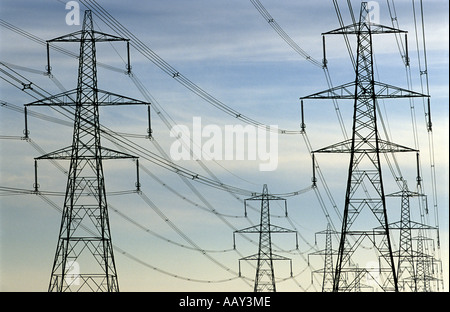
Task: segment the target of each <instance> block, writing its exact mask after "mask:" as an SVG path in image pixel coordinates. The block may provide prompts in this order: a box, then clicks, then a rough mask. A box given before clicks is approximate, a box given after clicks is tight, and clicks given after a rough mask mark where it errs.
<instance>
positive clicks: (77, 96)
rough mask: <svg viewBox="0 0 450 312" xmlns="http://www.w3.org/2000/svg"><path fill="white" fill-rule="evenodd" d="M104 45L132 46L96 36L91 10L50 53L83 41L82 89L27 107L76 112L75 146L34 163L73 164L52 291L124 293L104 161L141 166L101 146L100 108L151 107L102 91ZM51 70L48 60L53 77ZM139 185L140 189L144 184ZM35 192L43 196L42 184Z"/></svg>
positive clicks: (102, 34)
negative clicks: (99, 54) (99, 57)
mask: <svg viewBox="0 0 450 312" xmlns="http://www.w3.org/2000/svg"><path fill="white" fill-rule="evenodd" d="M105 41H126V42H128V40H127V39H124V38H120V37H116V36H113V35H108V34H104V33H100V32H97V31H95V30H94V28H93V21H92V14H91V11H86V12H85V14H84V20H83V27H82V30H81V31H78V32H74V33H71V34H68V35H65V36H61V37H58V38H55V39H52V40H49V41H48V42H47V49H48V47H49V43H51V42H80V57H79V67H78V84H77V88H76V89H74V90H71V91H67V92H64V93H62V94H58V95H55V96H51V97H48V98H45V99H42V100H39V101H36V102H33V103H30V104H27V105H26V106H29V105H37V106H39V105H41V106H59V107H61V106H66V107H72V108H74V110H75V112H74V119H75V120H74V128H73V141H72V145H71V146H69V147H66V148H62V149H60V150H57V151H55V152H51V153H49V154H46V155H43V156H40V157H38V158H35V160H41V159H63V160H70V169H69V171H68V178H67V187H66V195H65V199H64V206H63V212H62V220H61V226H60V232H59V238H58V244H57V248H56V254H55V258H54V262H53V268H52V272H51V278H50V284H49V288H48V290H49V291H57V292H65V291H108V292H113V291H119V282H118V277H117V271H116V265H115V261H114V253H113V245H112V240H111V230H110V224H109V217H108V205H107V201H106V188H105V179H104V175H103V164H102V162H103V160H107V159H124V158H131V159H134V160H135V161H136V165H137V164H138V162H137V157H134V156H132V155H128V154H125V153H122V152H119V151H115V150H112V149H109V148H106V147H103V146H102V145H101V142H100V138H101V129H100V122H99V107H100V106H106V105H135V104H143V105H149V103H145V102H142V101H138V100H135V99H131V98H127V97H123V96H121V95H117V94H113V93H109V92H106V91H101V90H99V89H98V88H97V65H96V48H95V43H96V42H105ZM48 52H49V50H47V55H49V54H48ZM50 69H51V68H50V59H49V57H48V74H49V75H50V74H51V72H50ZM128 69H129V64H128ZM35 163H36V162H35ZM36 181H37V178H36ZM136 185H137V188H138V189H139V181H138V182H137V183H136ZM35 188H36V191H38V184H37V183H36V184H35Z"/></svg>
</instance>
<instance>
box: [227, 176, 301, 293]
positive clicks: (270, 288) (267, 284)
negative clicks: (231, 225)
mask: <svg viewBox="0 0 450 312" xmlns="http://www.w3.org/2000/svg"><path fill="white" fill-rule="evenodd" d="M249 200H258V201H261V222H260V224H258V225H255V226H251V227H248V228H245V229H242V230H238V231H235V232H234V234H236V233H241V234H247V233H257V234H259V248H258V253H257V254H255V255H252V256H247V257H244V258H241V259H239V275H240V274H241V268H240V262H241V260H256V261H257V264H256V277H255V286H254V291H255V292H264V291H267V292H275V291H276V287H275V274H274V269H273V261H274V260H289V261H291V259H289V258H286V257H283V256H279V255H276V254H274V253H273V252H272V238H271V234H272V233H297V232H296V231H293V230H289V229H285V228H282V227H279V226H276V225H273V224H271V223H270V209H269V202H270V201H271V200H283V201H285V213H286V214H287V206H286V200H285V199H283V198H280V197H276V196H273V195H269V193H268V189H267V185H266V184H264V186H263V192H262V194H261V195H257V196H254V197H251V198H248V199H246V200H245V202H247V201H249ZM245 211H247V209H246V210H245ZM246 214H247V212H246ZM234 234H233V237H234ZM296 240H297V235H296ZM296 245H297V248H298V242H297V243H296ZM234 246H235V248H236V244H234ZM291 276H292V261H291Z"/></svg>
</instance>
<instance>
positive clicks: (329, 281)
mask: <svg viewBox="0 0 450 312" xmlns="http://www.w3.org/2000/svg"><path fill="white" fill-rule="evenodd" d="M317 234H325V249H323V250H318V251H315V252H313V253H310V254H309V255H308V259H309V256H315V255H316V256H319V255H320V256H323V257H324V266H323V268H322V269H318V270H315V271H313V272H312V273H313V274H314V273H319V274H322V275H323V276H322V292H331V291H333V278H334V268H333V255H336V254H337V252H336V251H335V250H333V244H332V235H333V234H338V233H337V232H336V231H334V230H333V229H332V228H331V224H330V223H328V225H327V229H326V230H325V231H321V232H318V233H317ZM308 262H309V260H308Z"/></svg>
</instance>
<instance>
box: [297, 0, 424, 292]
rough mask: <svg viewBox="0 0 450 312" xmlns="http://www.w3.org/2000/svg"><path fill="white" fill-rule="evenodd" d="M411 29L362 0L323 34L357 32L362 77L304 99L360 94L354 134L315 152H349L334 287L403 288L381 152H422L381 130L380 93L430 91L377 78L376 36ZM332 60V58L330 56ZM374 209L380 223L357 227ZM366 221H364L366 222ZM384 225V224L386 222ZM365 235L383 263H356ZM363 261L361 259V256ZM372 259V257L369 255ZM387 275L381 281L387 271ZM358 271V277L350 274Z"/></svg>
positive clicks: (398, 95)
mask: <svg viewBox="0 0 450 312" xmlns="http://www.w3.org/2000/svg"><path fill="white" fill-rule="evenodd" d="M388 33H406V32H405V31H403V30H399V29H396V28H392V27H388V26H383V25H379V24H375V23H372V22H371V21H370V20H369V10H368V6H367V3H366V2H363V3H362V4H361V11H360V16H359V22H357V23H355V24H352V25H349V26H345V27H342V28H339V29H336V30H332V31H330V32H327V33H324V34H322V35H324V36H325V35H332V34H338V35H349V34H354V35H356V36H357V62H356V69H355V71H356V78H355V81H354V82H351V83H347V84H344V85H341V86H338V87H334V88H331V89H328V90H325V91H322V92H318V93H315V94H312V95H308V96H305V97H302V98H301V100H302V104H303V100H304V99H352V100H354V109H353V127H352V136H351V139H348V140H345V141H343V142H340V143H336V144H333V145H331V146H328V147H325V148H322V149H319V150H316V151H314V152H313V153H349V154H350V164H349V169H348V178H347V187H346V195H345V204H344V214H343V220H342V229H341V232H340V236H341V237H340V241H339V249H338V256H337V262H336V269H335V271H334V279H333V291H359V290H361V289H362V288H364V287H366V286H367V285H364V284H361V281H362V278H363V277H364V276H366V279H370V280H372V281H375V283H376V284H377V285H375V286H376V287H379V288H380V289H381V290H383V291H398V283H397V274H396V272H395V265H394V257H393V249H392V243H391V237H390V229H389V223H388V219H387V210H386V200H385V191H384V186H383V176H382V170H381V163H380V154H382V153H394V152H417V151H416V150H414V149H411V148H408V147H405V146H401V145H398V144H395V143H392V142H389V141H386V140H383V139H381V138H380V136H379V132H378V126H377V99H380V98H407V97H426V96H427V95H424V94H420V93H417V92H413V91H409V90H406V89H402V88H398V87H395V86H391V85H388V84H385V83H382V82H378V81H375V80H374V70H373V50H372V36H373V35H375V34H388ZM324 64H326V62H324ZM368 210H370V211H371V212H372V214H373V215H374V216H375V220H374V221H375V222H374V223H375V224H377V225H378V228H375V226H372V227H371V226H369V225H368V223H366V222H365V220H364V222H362V224H359V225H358V226H359V227H360V228H358V229H355V221H356V219H357V217H358V216H359V215H360V214H361V212H363V211H368ZM360 223H361V222H360ZM380 225H381V226H380ZM365 239H369V240H370V244H371V245H373V246H374V247H375V249H376V250H377V251H378V254H379V255H378V257H379V259H377V258H374V259H372V260H373V261H374V262H375V261H376V262H379V267H378V268H367V267H359V266H358V265H357V264H355V262H354V260H356V255H355V252H356V251H357V250H358V249H359V247H362V243H363V241H364V240H365ZM356 261H357V260H356ZM365 261H367V259H366V260H365ZM380 273H381V274H384V273H385V274H384V275H386V276H387V278H386V279H385V280H384V281H381V280H380V278H381V274H380ZM351 274H353V278H350V275H351Z"/></svg>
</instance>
